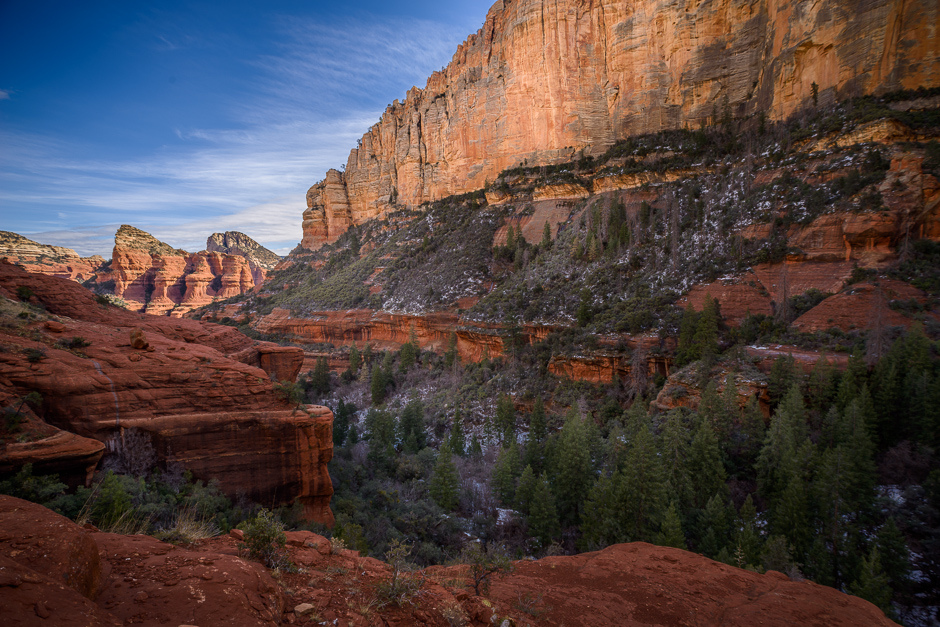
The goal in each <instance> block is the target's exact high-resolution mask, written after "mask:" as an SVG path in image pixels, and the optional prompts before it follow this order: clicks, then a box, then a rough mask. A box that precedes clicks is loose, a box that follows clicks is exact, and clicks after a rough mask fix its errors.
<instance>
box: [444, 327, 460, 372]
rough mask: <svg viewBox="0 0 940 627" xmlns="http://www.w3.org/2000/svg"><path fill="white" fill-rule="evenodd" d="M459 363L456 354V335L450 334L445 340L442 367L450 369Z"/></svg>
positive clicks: (453, 332)
mask: <svg viewBox="0 0 940 627" xmlns="http://www.w3.org/2000/svg"><path fill="white" fill-rule="evenodd" d="M458 363H460V354H459V353H458V352H457V333H456V332H455V331H451V332H450V336H449V337H448V338H447V351H446V352H445V353H444V367H445V368H452V367H454V366H455V365H456V364H458Z"/></svg>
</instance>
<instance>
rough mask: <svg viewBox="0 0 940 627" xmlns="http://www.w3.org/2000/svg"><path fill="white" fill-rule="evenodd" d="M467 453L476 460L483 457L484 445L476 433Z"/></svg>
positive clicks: (471, 439)
mask: <svg viewBox="0 0 940 627" xmlns="http://www.w3.org/2000/svg"><path fill="white" fill-rule="evenodd" d="M467 453H468V454H469V455H470V457H471V458H472V459H474V460H479V459H481V458H482V457H483V447H482V446H481V445H480V438H478V437H477V434H475V433H474V434H473V437H472V438H470V450H469V451H467Z"/></svg>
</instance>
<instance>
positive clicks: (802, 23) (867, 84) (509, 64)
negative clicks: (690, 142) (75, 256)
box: [302, 0, 940, 249]
mask: <svg viewBox="0 0 940 627" xmlns="http://www.w3.org/2000/svg"><path fill="white" fill-rule="evenodd" d="M938 17H940V12H938V5H937V3H936V2H934V1H933V0H855V1H851V2H850V1H848V0H822V1H821V2H816V3H811V4H808V3H804V2H798V1H797V0H756V1H751V0H747V1H743V0H719V1H717V2H696V1H683V2H665V1H662V0H641V1H638V2H629V3H627V2H619V1H614V0H587V1H585V0H516V1H515V2H508V1H505V0H500V1H498V2H496V3H495V4H494V5H493V7H492V8H491V9H490V11H489V14H488V15H487V17H486V22H485V24H484V26H483V28H481V29H480V30H479V31H478V32H477V33H475V34H473V35H471V36H470V37H469V38H468V39H467V40H466V41H465V42H464V43H463V44H462V45H461V46H460V47H459V48H458V49H457V52H456V53H455V54H454V57H453V60H452V61H451V63H450V64H449V65H448V66H447V67H446V68H445V69H444V70H443V71H441V72H435V73H434V74H432V75H431V77H430V78H429V79H428V81H427V85H426V86H425V88H424V89H419V88H417V87H415V88H412V89H411V90H409V91H408V93H407V95H406V97H405V99H404V101H403V102H399V101H397V100H396V101H395V102H394V103H393V104H391V105H390V106H389V107H388V108H387V109H386V111H385V113H384V115H383V116H382V118H381V120H380V121H379V122H378V123H377V124H376V125H375V126H373V127H372V128H371V129H370V130H369V132H367V133H366V134H365V135H364V136H363V137H362V139H361V141H360V143H359V147H358V148H356V149H354V150H352V151H351V152H350V155H349V159H348V161H347V163H346V170H345V173H340V172H338V171H335V170H332V171H330V172H329V173H328V174H327V177H326V179H325V180H324V181H322V182H320V183H318V184H316V185H314V186H313V187H312V188H311V189H310V191H309V192H308V193H307V211H305V212H304V216H303V219H304V239H303V241H302V245H303V246H304V247H306V248H311V249H315V248H317V247H319V246H320V245H321V244H323V243H324V242H329V241H333V240H335V239H336V238H337V237H338V236H339V235H340V234H341V233H342V232H343V231H345V229H346V228H347V227H348V225H349V224H351V223H360V222H362V221H364V220H367V219H368V218H371V217H374V216H376V215H378V214H381V213H383V212H385V211H386V210H387V209H388V207H389V205H390V204H391V203H392V202H393V201H394V202H397V203H399V204H403V205H406V206H415V205H418V204H420V203H422V202H424V201H427V200H434V199H437V198H441V197H444V196H447V195H450V194H457V193H462V192H467V191H472V190H475V189H480V188H482V187H484V186H485V184H486V182H487V181H488V180H493V179H494V178H495V177H496V175H497V174H498V173H499V172H500V171H502V170H503V169H505V168H507V167H509V166H514V165H517V164H519V163H521V162H522V161H523V160H528V162H529V163H530V164H531V163H545V162H551V161H557V160H560V159H568V158H570V157H571V156H572V155H573V154H574V153H575V152H576V151H577V150H579V149H581V148H600V147H604V146H607V145H610V144H612V143H613V142H614V141H616V140H617V139H619V138H622V137H625V136H627V135H630V134H636V133H644V132H650V131H658V130H661V129H664V128H677V127H685V126H687V125H688V126H697V125H698V124H700V123H701V122H703V121H707V120H709V119H710V118H711V117H713V116H714V115H715V113H716V112H721V111H723V110H724V109H725V108H726V107H727V109H728V110H730V111H731V112H732V113H733V114H736V115H746V114H753V113H756V112H758V111H766V112H768V113H769V115H770V117H771V118H773V119H779V118H782V117H785V116H787V115H789V114H790V113H792V112H793V111H795V110H796V109H797V108H799V107H800V106H801V105H804V104H806V103H807V102H809V100H810V99H811V91H812V90H811V87H812V85H813V83H815V84H816V85H818V88H819V98H820V100H821V101H822V102H827V101H831V100H832V99H834V98H841V97H851V96H855V95H859V94H862V93H879V92H884V91H889V90H894V89H900V88H916V87H918V86H925V87H931V86H935V85H938V84H940V69H938V68H940V64H938V49H937V46H936V45H934V43H932V42H934V41H935V39H934V33H935V31H936V27H937V23H938Z"/></svg>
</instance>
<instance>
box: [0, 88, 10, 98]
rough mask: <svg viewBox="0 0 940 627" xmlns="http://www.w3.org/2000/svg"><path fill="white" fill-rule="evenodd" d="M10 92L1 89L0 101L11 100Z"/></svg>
mask: <svg viewBox="0 0 940 627" xmlns="http://www.w3.org/2000/svg"><path fill="white" fill-rule="evenodd" d="M9 99H10V92H8V91H7V90H5V89H0V100H9Z"/></svg>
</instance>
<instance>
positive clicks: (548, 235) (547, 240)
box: [539, 220, 552, 250]
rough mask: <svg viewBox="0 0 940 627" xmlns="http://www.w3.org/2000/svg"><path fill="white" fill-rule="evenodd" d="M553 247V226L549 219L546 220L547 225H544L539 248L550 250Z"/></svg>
mask: <svg viewBox="0 0 940 627" xmlns="http://www.w3.org/2000/svg"><path fill="white" fill-rule="evenodd" d="M551 247H552V227H550V226H549V224H548V220H546V221H545V226H544V227H542V243H541V244H540V245H539V248H541V249H542V250H548V249H549V248H551Z"/></svg>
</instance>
